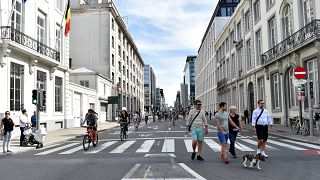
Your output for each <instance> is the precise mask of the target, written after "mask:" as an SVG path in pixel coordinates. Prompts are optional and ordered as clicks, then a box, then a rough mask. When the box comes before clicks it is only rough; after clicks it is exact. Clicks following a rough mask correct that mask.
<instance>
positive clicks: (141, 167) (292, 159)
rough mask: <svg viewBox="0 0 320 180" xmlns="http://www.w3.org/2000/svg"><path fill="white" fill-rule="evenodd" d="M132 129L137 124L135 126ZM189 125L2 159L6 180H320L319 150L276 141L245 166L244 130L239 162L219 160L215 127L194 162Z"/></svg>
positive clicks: (247, 140) (151, 127) (115, 133)
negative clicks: (86, 146) (260, 158)
mask: <svg viewBox="0 0 320 180" xmlns="http://www.w3.org/2000/svg"><path fill="white" fill-rule="evenodd" d="M131 125H132V124H131ZM184 130H185V121H184V120H182V119H179V120H178V121H177V122H176V126H172V125H170V123H169V122H166V121H161V122H158V121H156V122H152V119H151V121H150V120H149V123H148V124H147V125H145V124H144V121H141V127H140V128H139V130H138V131H134V130H133V127H132V126H130V128H129V138H128V139H127V140H125V141H122V142H121V141H120V140H119V127H116V128H112V129H109V130H106V131H103V132H100V133H99V143H98V146H97V147H95V148H93V147H92V146H90V149H89V150H88V151H84V150H83V148H82V138H76V139H72V140H70V141H67V142H64V143H59V144H56V145H53V146H50V147H45V148H43V149H40V150H35V149H34V150H31V151H28V152H24V153H16V154H12V155H6V156H1V159H0V163H1V168H0V174H1V175H0V177H1V178H0V179H1V180H2V179H3V180H11V179H12V180H29V179H30V180H40V179H41V180H42V179H46V180H54V179H61V180H64V179H66V180H73V179H74V180H85V179H96V180H100V179H108V180H109V179H110V180H113V179H115V180H117V179H127V180H133V179H244V180H247V179H308V180H313V179H314V180H316V179H319V178H320V169H319V164H320V146H319V145H313V144H310V143H302V142H301V143H300V142H298V141H292V140H288V139H283V138H280V137H275V136H271V137H270V141H268V143H267V145H268V147H267V150H266V152H267V153H268V154H269V156H270V158H268V159H267V160H266V161H265V162H262V163H261V164H260V167H261V168H262V169H261V170H258V169H257V168H251V169H250V168H245V167H243V166H242V156H243V155H244V154H246V153H255V149H256V147H255V146H256V145H255V144H256V143H255V142H256V137H255V136H252V132H250V131H248V130H245V131H244V133H243V135H241V136H240V137H239V138H238V141H237V142H238V145H237V146H236V148H237V149H236V152H237V156H238V157H237V158H236V159H233V158H231V156H230V159H229V160H230V163H229V164H224V163H223V162H222V160H220V158H219V150H220V145H219V141H218V139H217V137H216V128H215V127H213V126H212V125H211V126H210V128H209V134H208V135H207V136H206V138H205V143H204V147H203V158H204V159H205V161H203V162H201V161H197V160H191V159H190V155H191V153H190V152H191V151H192V150H191V137H190V135H189V136H188V137H184Z"/></svg>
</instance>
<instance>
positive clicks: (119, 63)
mask: <svg viewBox="0 0 320 180" xmlns="http://www.w3.org/2000/svg"><path fill="white" fill-rule="evenodd" d="M118 65H119V71H120V72H121V62H120V61H119V62H118Z"/></svg>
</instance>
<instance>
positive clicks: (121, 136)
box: [120, 128, 123, 141]
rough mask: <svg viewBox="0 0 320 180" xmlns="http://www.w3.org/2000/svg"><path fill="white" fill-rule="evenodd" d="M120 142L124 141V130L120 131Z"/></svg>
mask: <svg viewBox="0 0 320 180" xmlns="http://www.w3.org/2000/svg"><path fill="white" fill-rule="evenodd" d="M120 140H121V141H123V128H121V130H120Z"/></svg>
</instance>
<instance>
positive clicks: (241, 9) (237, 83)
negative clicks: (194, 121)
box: [199, 0, 320, 125]
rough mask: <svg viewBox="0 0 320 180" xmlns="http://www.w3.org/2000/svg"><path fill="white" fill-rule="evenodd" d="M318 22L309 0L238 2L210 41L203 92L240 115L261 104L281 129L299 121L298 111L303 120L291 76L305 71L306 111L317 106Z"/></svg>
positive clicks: (317, 6) (315, 5)
mask: <svg viewBox="0 0 320 180" xmlns="http://www.w3.org/2000/svg"><path fill="white" fill-rule="evenodd" d="M262 15H263V16H262ZM319 18H320V3H319V1H315V0H298V1H292V0H281V1H275V0H252V1H251V0H244V1H241V2H240V4H239V5H238V7H237V9H236V11H235V12H234V14H233V15H232V17H231V18H230V20H229V21H228V22H227V24H226V25H225V26H224V30H223V32H222V33H221V34H220V35H219V36H218V37H217V39H216V40H214V41H212V43H213V45H214V47H212V55H211V56H210V57H211V58H209V59H208V60H207V61H208V63H212V64H213V66H210V69H209V71H213V72H214V73H215V74H214V78H212V79H211V80H210V81H205V82H206V83H209V84H210V85H211V86H204V88H203V90H204V91H206V90H207V89H211V90H212V91H213V92H214V93H213V96H210V98H211V100H213V101H215V102H220V101H226V102H227V103H228V104H229V105H236V106H238V107H239V111H240V113H241V114H243V111H244V109H248V110H249V112H252V111H253V110H254V109H255V108H256V105H257V101H258V100H259V99H262V100H264V101H265V103H266V108H267V109H268V110H269V111H270V113H271V116H272V117H273V120H274V123H278V124H283V125H287V124H288V122H289V120H290V119H291V118H293V117H294V116H297V115H299V109H300V108H299V106H301V109H302V114H303V116H305V115H306V114H307V113H308V112H307V111H308V102H307V98H306V100H305V101H302V102H301V103H300V102H299V101H298V99H297V91H296V85H297V83H296V80H295V77H294V75H293V70H294V68H295V67H297V66H302V67H304V68H305V69H306V70H307V78H309V79H310V80H312V81H313V82H314V100H313V101H312V105H316V104H319V96H320V92H319V73H320V72H319V66H320V63H319V61H320V60H319V58H320V43H319V39H320V33H319V32H320V31H319V28H320V21H319ZM201 52H202V51H201ZM203 52H204V51H203ZM199 55H200V53H199ZM201 57H202V58H203V57H204V56H203V54H201ZM209 87H210V88H209ZM206 95H207V94H206V93H204V94H203V96H206Z"/></svg>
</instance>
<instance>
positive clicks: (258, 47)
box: [256, 29, 262, 64]
mask: <svg viewBox="0 0 320 180" xmlns="http://www.w3.org/2000/svg"><path fill="white" fill-rule="evenodd" d="M261 49H262V47H261V30H260V29H259V30H258V31H257V32H256V59H257V60H256V62H257V64H260V56H261Z"/></svg>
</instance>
